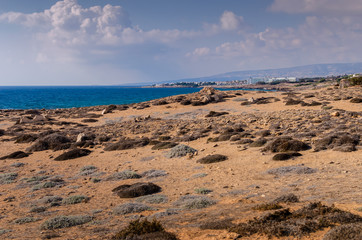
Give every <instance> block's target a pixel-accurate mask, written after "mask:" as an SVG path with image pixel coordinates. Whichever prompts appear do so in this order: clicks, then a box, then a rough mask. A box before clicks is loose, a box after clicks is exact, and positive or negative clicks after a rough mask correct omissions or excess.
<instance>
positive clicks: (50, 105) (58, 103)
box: [0, 86, 200, 109]
mask: <svg viewBox="0 0 362 240" xmlns="http://www.w3.org/2000/svg"><path fill="white" fill-rule="evenodd" d="M198 91H200V88H136V87H133V88H132V87H117V86H79V87H73V86H72V87H70V86H69V87H59V86H57V87H0V109H43V108H45V109H56V108H72V107H87V106H97V105H109V104H129V103H137V102H143V101H149V100H152V99H157V98H162V97H167V96H172V95H179V94H187V93H193V92H198Z"/></svg>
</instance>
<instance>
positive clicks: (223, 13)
mask: <svg viewBox="0 0 362 240" xmlns="http://www.w3.org/2000/svg"><path fill="white" fill-rule="evenodd" d="M361 12H362V0H347V1H346V0H182V1H180V0H31V1H29V0H11V1H10V0H0V86H9V85H10V86H11V85H13V86H14V85H122V84H139V83H151V82H160V81H168V80H176V79H183V78H192V77H202V76H211V75H215V74H219V73H224V72H230V71H242V70H256V69H270V68H282V67H293V66H300V65H308V64H318V63H348V62H362V47H361V43H362V14H361Z"/></svg>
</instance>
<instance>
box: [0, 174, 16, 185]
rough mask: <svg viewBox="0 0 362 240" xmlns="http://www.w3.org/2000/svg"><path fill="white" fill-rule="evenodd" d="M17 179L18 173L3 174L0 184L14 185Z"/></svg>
mask: <svg viewBox="0 0 362 240" xmlns="http://www.w3.org/2000/svg"><path fill="white" fill-rule="evenodd" d="M17 177H18V174H17V173H2V174H0V184H9V183H13V182H14V180H15V179H16V178H17Z"/></svg>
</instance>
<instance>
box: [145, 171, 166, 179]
mask: <svg viewBox="0 0 362 240" xmlns="http://www.w3.org/2000/svg"><path fill="white" fill-rule="evenodd" d="M167 175H168V173H167V172H166V171H164V170H156V169H151V170H148V171H146V172H144V173H142V176H143V177H146V178H156V177H163V176H167Z"/></svg>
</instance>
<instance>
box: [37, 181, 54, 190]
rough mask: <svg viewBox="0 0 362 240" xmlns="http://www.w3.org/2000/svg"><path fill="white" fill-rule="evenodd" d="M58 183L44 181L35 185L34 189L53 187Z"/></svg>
mask: <svg viewBox="0 0 362 240" xmlns="http://www.w3.org/2000/svg"><path fill="white" fill-rule="evenodd" d="M57 185H59V184H58V183H56V182H44V183H39V184H37V185H35V186H33V189H32V190H33V191H37V190H40V189H44V188H53V187H55V186H57Z"/></svg>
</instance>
